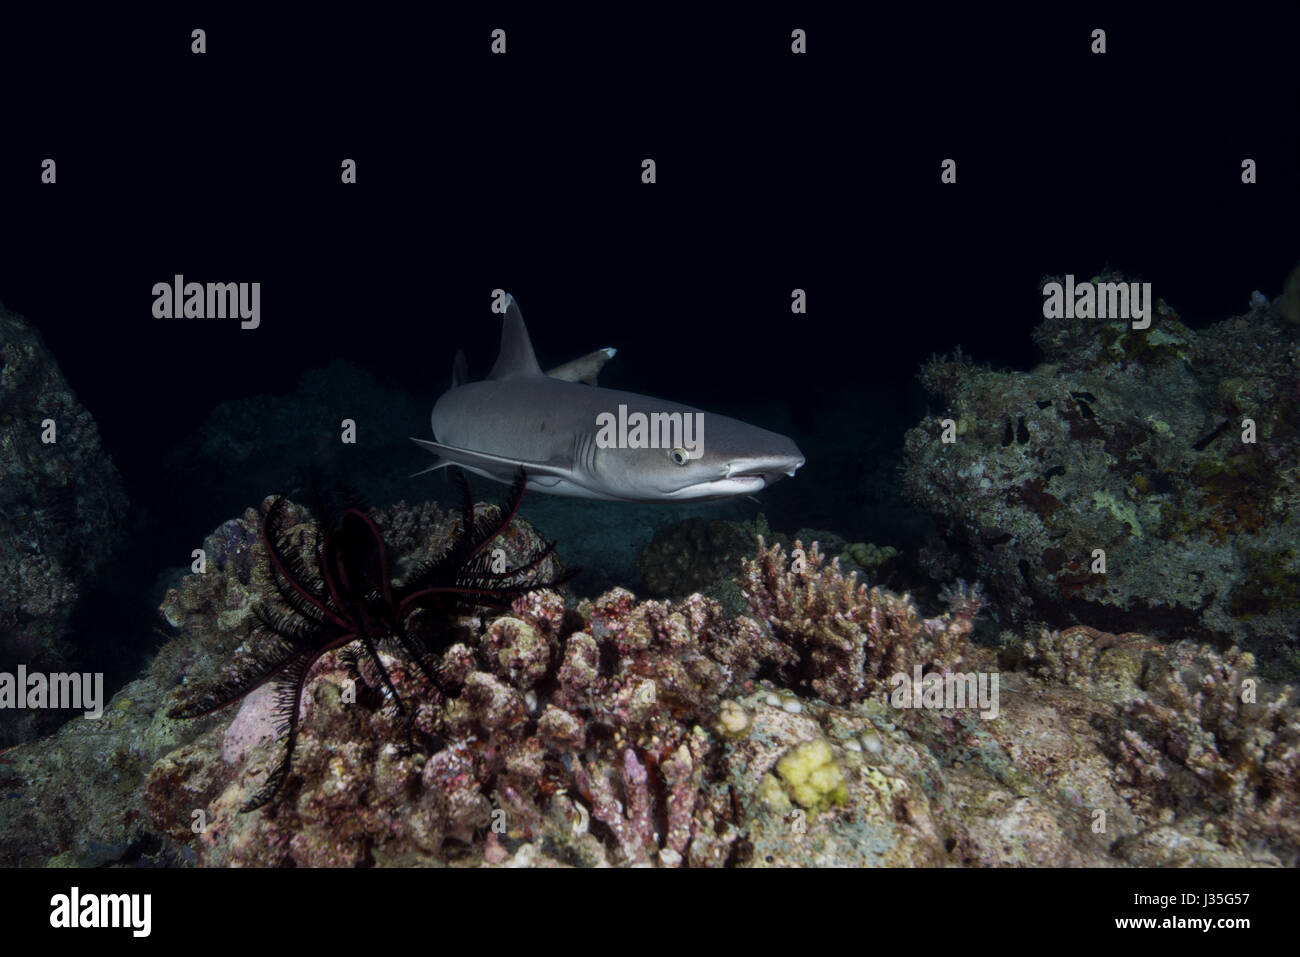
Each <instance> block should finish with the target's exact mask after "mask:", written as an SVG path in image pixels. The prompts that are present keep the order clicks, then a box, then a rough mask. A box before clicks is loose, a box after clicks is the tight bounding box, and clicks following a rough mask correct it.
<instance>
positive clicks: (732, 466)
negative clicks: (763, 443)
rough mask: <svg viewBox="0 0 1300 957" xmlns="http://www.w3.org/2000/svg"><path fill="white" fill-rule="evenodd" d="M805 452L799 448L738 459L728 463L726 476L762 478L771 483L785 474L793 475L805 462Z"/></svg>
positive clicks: (766, 482) (768, 483)
mask: <svg viewBox="0 0 1300 957" xmlns="http://www.w3.org/2000/svg"><path fill="white" fill-rule="evenodd" d="M804 461H805V459H804V456H803V453H802V452H800V451H799V450H798V449H795V450H794V451H793V452H789V453H782V454H778V455H763V456H757V457H747V458H743V459H736V460H734V461H731V462H728V463H727V473H726V476H725V477H726V478H748V477H755V478H762V479H763V480H764V484H766V485H771V484H772V483H773V482H775V481H776V480H777V479H779V478H780V477H781V476H783V475H790V476H793V475H794V473H795V472H797V471H799V469H800V468H801V467H802V466H803V464H804Z"/></svg>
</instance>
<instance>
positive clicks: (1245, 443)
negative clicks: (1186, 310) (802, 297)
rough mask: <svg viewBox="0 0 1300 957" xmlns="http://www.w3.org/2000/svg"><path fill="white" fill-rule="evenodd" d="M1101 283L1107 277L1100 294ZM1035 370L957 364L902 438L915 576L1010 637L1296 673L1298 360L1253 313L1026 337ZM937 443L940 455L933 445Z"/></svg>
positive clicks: (960, 359) (1164, 312)
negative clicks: (1218, 658)
mask: <svg viewBox="0 0 1300 957" xmlns="http://www.w3.org/2000/svg"><path fill="white" fill-rule="evenodd" d="M1111 278H1118V277H1111ZM1034 341H1035V342H1036V343H1037V344H1038V346H1039V347H1040V349H1041V350H1042V353H1043V358H1044V362H1043V364H1042V365H1040V366H1038V367H1036V368H1035V369H1033V370H1032V371H1030V372H1006V371H995V370H993V369H990V368H984V367H981V366H979V365H976V364H975V363H974V362H972V361H971V360H970V359H969V358H968V357H966V356H964V355H963V354H962V353H961V352H960V350H959V351H958V352H957V353H955V354H954V355H951V356H947V357H944V358H936V359H934V360H933V361H931V362H930V363H929V364H928V365H927V366H926V367H925V368H924V369H923V371H922V373H921V380H922V382H923V383H924V385H925V386H926V387H927V389H929V390H930V391H931V392H933V393H934V394H936V395H937V396H939V397H940V398H941V399H942V401H943V403H944V407H943V409H942V410H941V411H939V412H938V413H937V414H934V415H931V416H928V417H926V418H925V419H924V420H923V421H922V422H921V423H920V424H919V425H917V426H916V428H914V429H912V430H911V431H910V432H909V433H908V434H907V437H906V451H907V457H908V466H907V471H906V477H905V482H906V485H907V488H908V491H909V494H910V495H911V497H912V498H913V500H914V501H916V502H917V503H918V504H920V505H921V506H922V507H924V508H925V509H926V511H927V512H929V513H930V514H931V515H932V516H933V517H934V519H935V520H936V522H937V523H938V525H939V526H940V529H941V533H942V537H941V539H940V540H938V541H936V542H934V543H932V545H931V546H930V548H929V549H928V559H929V563H930V565H931V567H932V569H933V570H934V572H935V575H936V577H937V578H939V579H940V580H947V579H950V578H951V577H953V576H954V575H955V574H957V573H959V572H960V573H964V574H966V575H967V576H968V577H975V578H978V579H979V580H981V581H983V582H985V583H987V585H988V587H989V588H990V590H991V593H992V597H993V599H994V601H995V602H996V604H997V605H998V606H999V607H1000V608H1002V609H1005V610H1006V611H1007V612H1008V613H1009V614H1010V620H1011V622H1012V623H1014V624H1015V625H1017V626H1018V627H1023V626H1027V625H1028V624H1029V623H1030V622H1034V621H1039V622H1044V621H1045V622H1048V623H1050V624H1053V625H1056V626H1061V627H1065V626H1068V625H1069V624H1072V623H1086V624H1090V625H1093V626H1097V627H1104V628H1107V629H1109V630H1111V631H1116V632H1123V631H1143V632H1148V633H1150V634H1153V635H1158V636H1160V637H1162V638H1165V639H1168V640H1171V641H1172V640H1178V639H1184V638H1185V639H1194V640H1197V641H1206V640H1212V641H1215V642H1218V643H1219V645H1220V647H1226V646H1227V645H1229V644H1237V645H1240V646H1241V647H1242V648H1243V649H1247V650H1249V651H1251V652H1252V653H1254V654H1255V655H1256V656H1257V657H1258V658H1259V660H1260V664H1261V667H1262V668H1264V670H1265V671H1266V672H1268V673H1271V674H1276V675H1289V676H1294V675H1296V674H1300V646H1298V645H1297V635H1298V634H1300V551H1298V550H1297V548H1296V542H1297V541H1300V507H1298V506H1300V412H1298V411H1297V410H1300V344H1297V342H1296V339H1295V335H1294V332H1293V331H1291V330H1290V329H1288V328H1287V327H1285V326H1283V325H1282V324H1280V323H1278V322H1277V321H1276V319H1275V318H1274V317H1273V316H1272V314H1271V312H1270V310H1269V308H1268V307H1267V305H1258V306H1256V307H1255V308H1254V309H1253V310H1252V312H1250V313H1248V314H1245V315H1242V316H1236V317H1233V318H1230V319H1225V320H1223V321H1222V322H1219V323H1216V324H1214V325H1212V326H1210V327H1209V328H1206V329H1201V330H1193V329H1190V328H1188V327H1187V326H1185V325H1184V324H1183V323H1181V322H1180V321H1179V320H1178V317H1177V315H1176V314H1175V313H1174V311H1173V310H1172V309H1170V308H1169V307H1168V306H1167V305H1165V304H1164V303H1163V302H1162V303H1160V304H1159V308H1158V309H1157V310H1155V315H1154V316H1153V317H1152V320H1151V324H1150V327H1149V328H1146V329H1134V328H1132V327H1131V325H1130V324H1129V323H1127V322H1119V321H1107V320H1102V319H1065V318H1060V319H1045V320H1044V321H1043V322H1042V323H1041V324H1040V325H1039V326H1038V327H1037V329H1036V330H1035V332H1034ZM945 433H947V438H948V439H949V441H945Z"/></svg>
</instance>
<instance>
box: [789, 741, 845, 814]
mask: <svg viewBox="0 0 1300 957" xmlns="http://www.w3.org/2000/svg"><path fill="white" fill-rule="evenodd" d="M776 773H777V774H778V775H780V777H781V780H782V781H784V782H785V788H786V791H787V792H789V795H790V797H791V798H792V799H793V800H794V801H795V803H797V804H799V805H800V806H801V807H805V808H809V809H818V810H820V809H822V808H825V807H829V806H832V805H836V804H843V803H845V802H846V801H847V800H848V799H849V788H848V784H847V783H845V781H844V772H843V771H841V770H840V766H839V765H838V764H836V763H835V755H834V754H833V753H832V751H831V746H830V743H829V742H827V741H826V740H825V739H824V738H818V739H817V740H815V741H805V742H804V743H803V744H800V745H797V746H795V747H793V748H791V749H790V750H789V751H787V752H786V753H785V755H784V756H783V757H782V758H781V760H780V761H778V762H777V763H776Z"/></svg>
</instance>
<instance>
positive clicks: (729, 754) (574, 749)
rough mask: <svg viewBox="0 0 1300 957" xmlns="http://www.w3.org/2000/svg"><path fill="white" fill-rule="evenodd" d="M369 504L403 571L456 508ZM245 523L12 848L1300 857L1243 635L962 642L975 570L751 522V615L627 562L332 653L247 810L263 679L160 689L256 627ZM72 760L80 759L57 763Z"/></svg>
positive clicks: (1285, 773)
mask: <svg viewBox="0 0 1300 957" xmlns="http://www.w3.org/2000/svg"><path fill="white" fill-rule="evenodd" d="M375 520H376V525H377V526H378V527H379V528H380V529H381V530H382V532H383V535H384V539H385V541H387V542H389V543H390V544H391V545H392V547H393V552H394V555H395V556H397V557H398V562H399V565H400V566H401V567H403V568H406V567H412V566H411V563H412V562H415V563H416V564H418V563H419V562H420V560H421V559H420V556H421V555H423V554H425V553H427V552H429V551H431V550H436V549H437V548H438V547H439V542H440V541H445V540H446V537H447V535H448V534H449V533H450V525H451V523H452V522H454V519H453V518H451V517H450V516H447V515H444V514H443V513H441V512H440V511H438V510H437V509H436V508H434V507H433V506H423V507H420V508H407V507H404V506H401V507H396V508H394V509H389V510H383V511H380V512H378V513H377V514H376V516H375ZM260 524H261V516H260V515H259V513H258V512H256V511H253V510H250V511H249V512H248V513H246V514H245V516H244V517H243V518H241V519H239V520H236V521H233V522H227V523H225V524H224V525H223V526H221V528H219V529H218V530H217V531H216V532H214V534H213V535H212V536H210V537H209V539H208V541H207V542H206V543H205V544H206V547H207V548H208V550H209V553H210V554H211V555H212V556H213V560H212V561H211V562H210V564H209V566H208V569H207V573H206V574H203V575H190V576H188V577H186V578H185V579H184V581H183V582H182V584H181V587H180V588H179V589H177V590H173V591H172V592H170V593H169V594H168V597H167V600H166V602H165V603H164V608H163V612H164V615H165V617H166V619H167V620H168V621H170V622H172V623H173V624H174V625H175V636H174V637H172V638H171V640H169V641H168V642H167V643H166V644H165V645H164V646H163V648H162V650H161V651H160V653H159V656H158V658H157V659H156V660H155V662H154V664H153V666H152V667H151V669H150V672H149V674H148V675H147V676H146V677H145V678H143V679H141V681H139V682H137V683H136V684H134V685H132V686H129V687H128V688H127V689H124V691H123V692H121V693H119V695H118V696H116V697H115V698H114V699H113V701H112V702H111V703H110V705H109V707H108V709H107V715H106V719H107V720H110V724H109V725H107V726H106V727H105V728H104V730H103V731H102V732H101V731H98V730H95V731H94V732H93V733H92V731H91V729H93V726H94V722H88V721H83V720H77V721H74V722H72V723H70V724H69V725H68V726H67V727H66V728H65V729H64V731H63V732H61V733H60V734H59V735H57V736H55V737H53V738H51V739H48V740H47V741H43V742H38V743H36V744H33V745H26V746H23V747H20V748H18V749H16V750H15V751H12V752H10V753H8V754H6V755H5V758H6V760H8V761H12V762H13V763H12V764H4V765H0V792H2V793H4V794H6V795H7V796H6V797H5V800H6V801H7V802H8V804H7V807H6V813H5V814H2V815H0V836H3V837H4V838H5V840H4V842H3V843H2V844H0V846H2V847H3V848H4V851H3V854H4V857H3V859H4V861H5V862H6V863H37V862H48V863H87V862H90V863H108V862H115V861H124V862H136V863H158V862H172V863H187V862H193V863H195V864H199V865H205V866H220V865H250V864H251V865H284V864H299V865H317V866H337V865H353V866H355V865H385V866H409V865H421V864H439V865H456V866H599V865H607V864H616V865H658V866H677V865H689V866H723V865H731V866H758V867H763V866H772V867H782V866H821V865H828V864H838V865H859V866H875V865H897V866H921V865H923V866H951V865H958V866H1003V865H1032V866H1126V865H1133V866H1193V865H1200V866H1243V865H1265V866H1269V865H1272V866H1277V865H1292V864H1294V863H1296V862H1297V860H1300V805H1298V802H1297V797H1296V792H1297V763H1298V762H1297V757H1296V755H1297V751H1296V743H1297V740H1298V738H1297V729H1298V727H1300V725H1298V724H1297V721H1298V719H1297V709H1296V707H1295V705H1294V703H1293V701H1292V699H1291V696H1290V693H1289V691H1285V690H1283V689H1275V688H1273V687H1272V686H1271V685H1268V684H1267V682H1264V681H1262V680H1257V679H1255V676H1254V675H1253V674H1252V673H1251V670H1250V669H1251V661H1250V657H1249V656H1248V655H1246V654H1243V653H1237V652H1229V653H1222V654H1221V653H1216V652H1213V651H1210V650H1209V649H1206V648H1203V647H1201V646H1197V645H1192V644H1189V643H1179V644H1175V645H1172V646H1171V645H1166V644H1162V643H1160V642H1158V641H1156V640H1154V639H1152V638H1151V637H1150V636H1148V635H1144V634H1137V633H1129V634H1121V635H1115V634H1111V633H1108V632H1104V631H1101V630H1098V629H1095V628H1092V627H1089V626H1075V627H1072V628H1068V629H1065V630H1063V631H1059V632H1050V631H1040V632H1035V633H1034V636H1033V637H1032V638H1025V639H1021V640H1015V639H1014V636H1013V635H1004V640H1003V642H1002V646H1001V647H1000V649H994V648H992V647H987V646H982V645H978V644H974V643H972V642H971V641H970V640H969V635H970V630H971V627H972V622H973V619H974V618H975V616H976V615H977V614H979V613H980V612H981V606H982V604H983V597H982V594H981V591H980V590H979V589H978V588H976V587H974V586H965V585H961V584H958V585H954V586H952V587H950V588H947V589H945V590H944V592H943V598H944V601H945V603H946V604H947V606H948V610H947V611H946V612H945V613H944V614H942V615H940V616H937V617H934V618H925V617H923V616H922V615H921V614H920V612H919V611H918V610H917V608H916V607H915V606H914V605H913V603H912V602H911V600H910V599H909V598H907V597H906V596H902V595H896V594H893V593H890V592H887V591H885V590H884V589H880V588H874V589H872V588H866V587H864V586H862V585H860V584H858V583H857V581H856V578H855V576H853V575H852V574H850V575H845V574H843V573H842V572H841V571H840V569H839V567H838V564H837V562H835V561H828V560H827V559H826V558H825V557H824V556H823V554H822V552H821V549H820V547H819V546H816V545H810V546H808V548H807V549H806V550H805V549H804V548H803V547H802V546H801V545H799V544H798V543H796V544H795V545H794V547H793V549H792V550H791V551H789V552H787V551H786V550H785V549H783V548H782V547H780V546H779V545H774V546H769V545H767V544H766V542H764V544H763V547H762V550H761V551H760V553H759V554H758V556H757V557H756V558H754V559H751V560H746V561H744V562H743V563H742V566H741V569H740V572H741V575H740V583H741V587H742V588H743V590H744V591H745V592H746V593H747V594H748V595H749V600H750V601H751V603H752V606H753V607H752V611H753V613H752V614H751V615H750V616H737V617H728V616H727V615H725V614H723V612H722V610H721V608H720V607H719V606H718V604H717V603H716V602H713V601H711V600H709V599H707V598H705V597H703V596H699V595H694V596H690V597H688V598H686V599H684V600H682V601H679V602H656V601H644V602H642V601H637V600H636V598H635V597H634V596H633V595H632V594H631V593H629V592H627V591H626V590H623V589H614V590H611V591H608V592H606V593H605V594H603V595H601V596H600V597H598V598H596V599H595V600H582V601H578V602H575V601H573V600H570V601H569V602H568V603H567V604H566V602H565V600H564V599H563V598H562V597H561V595H559V594H558V593H556V592H554V591H551V590H539V591H533V592H531V593H528V594H525V595H522V596H519V597H517V598H516V599H515V600H514V601H513V603H512V605H511V607H510V608H509V609H508V610H507V611H505V612H495V613H493V614H491V615H488V616H485V617H478V616H462V617H461V618H460V619H458V620H457V621H456V623H455V625H454V636H455V639H456V640H455V641H454V642H453V643H452V644H451V645H450V646H448V647H447V648H446V649H445V650H444V651H443V653H442V654H441V656H440V658H439V660H438V661H437V662H436V670H437V673H438V674H439V676H440V683H441V684H442V686H443V687H442V688H437V689H435V688H431V687H430V685H429V682H428V680H427V678H426V677H425V676H424V675H423V674H422V673H421V671H420V670H419V669H418V668H417V667H415V666H413V665H412V663H411V662H409V661H408V660H406V658H405V657H404V656H403V655H401V654H400V653H398V652H397V651H396V650H394V651H393V652H392V653H390V652H389V651H386V650H383V649H381V650H380V656H379V657H380V662H379V665H378V666H375V665H374V663H372V662H370V661H369V659H368V658H366V657H359V656H356V655H349V653H348V649H347V648H346V647H344V648H339V649H336V650H333V651H330V652H328V653H327V654H325V655H323V656H322V657H321V658H320V660H319V661H318V662H317V664H316V666H315V667H314V668H313V670H312V672H311V675H310V679H309V681H308V684H307V688H306V693H305V694H304V696H303V699H302V701H301V703H300V706H299V715H298V716H299V720H300V724H301V732H300V738H299V742H298V749H297V752H296V754H295V759H294V762H293V765H292V768H291V770H290V771H289V773H288V774H287V776H286V781H285V786H284V790H283V792H282V794H281V796H280V797H279V798H277V800H276V801H274V802H272V803H270V804H268V805H266V806H265V807H262V808H261V809H259V810H255V811H251V812H248V813H241V810H240V808H241V807H242V806H243V805H244V804H245V803H246V802H247V800H248V797H249V795H251V794H253V793H255V792H256V790H257V789H258V788H259V787H260V786H261V783H262V782H263V781H264V780H265V777H266V775H267V774H268V772H269V770H270V769H271V768H272V767H274V765H275V763H276V761H277V760H278V752H279V745H278V743H277V742H276V740H275V737H276V736H275V733H274V723H275V700H274V696H273V695H270V696H267V695H258V694H252V695H249V696H248V697H246V698H245V699H244V700H243V701H242V702H241V704H240V706H239V708H238V713H237V714H232V712H233V711H235V709H234V708H231V709H227V710H225V711H222V712H218V713H215V714H213V715H210V716H208V717H206V718H202V719H199V720H196V721H192V722H176V721H172V720H170V719H167V718H166V717H165V715H166V712H167V709H168V707H169V705H170V704H171V703H172V702H175V701H176V700H178V699H179V698H180V697H181V696H182V695H183V694H184V693H185V691H184V688H183V686H182V685H181V683H180V676H181V675H182V674H185V675H187V676H189V677H187V681H191V682H192V681H203V680H208V677H209V676H211V675H214V674H216V673H218V672H219V670H220V668H221V667H222V665H223V663H224V662H225V661H226V660H227V659H228V657H229V655H230V653H231V652H232V651H233V650H234V649H235V648H236V647H237V646H238V645H239V644H240V643H241V642H242V641H243V640H244V639H246V638H247V637H248V635H249V633H250V632H251V629H252V627H253V624H254V622H255V619H254V618H253V617H252V614H251V611H250V608H251V607H252V606H254V605H255V603H256V601H257V600H258V598H259V597H260V594H261V592H262V590H263V589H265V588H267V587H270V586H269V583H268V582H266V581H264V580H263V579H262V577H261V574H260V573H259V571H258V569H259V568H260V567H262V565H263V562H262V558H261V556H260V555H259V554H258V552H259V550H261V549H262V548H263V547H264V546H263V544H262V543H261V541H260V539H259V536H258V535H257V531H258V529H259V528H260ZM507 539H508V540H509V547H510V548H511V549H512V550H513V551H512V556H511V560H512V561H518V560H519V559H520V558H521V557H522V556H524V555H527V554H529V553H530V552H531V551H532V550H533V549H534V548H535V547H536V545H537V543H538V542H539V541H540V539H539V538H538V536H537V535H536V532H535V531H534V530H533V529H531V528H530V527H529V526H528V525H527V523H525V522H522V521H520V520H516V522H514V523H512V525H511V527H510V531H509V534H508V536H507V537H506V538H503V539H501V541H503V542H505V541H507ZM895 667H897V668H900V669H918V670H920V671H922V672H924V673H925V674H926V675H927V676H933V675H937V674H941V673H942V674H943V675H945V676H953V675H960V673H959V672H956V671H955V669H956V668H958V667H960V668H963V669H970V670H971V671H979V672H981V673H992V674H994V675H998V676H1000V681H1001V696H1000V697H1001V700H1000V707H999V708H997V709H996V713H993V712H983V711H980V710H977V709H975V708H973V707H962V706H960V705H957V706H953V705H951V704H950V703H945V702H939V703H937V704H935V705H934V706H927V707H907V706H904V705H899V704H898V703H897V702H895V701H894V700H893V697H892V695H890V694H889V693H887V691H888V688H889V687H890V685H891V684H893V682H892V681H891V680H889V679H890V677H891V676H890V675H889V670H890V669H891V668H895ZM381 670H382V672H384V673H387V675H388V676H389V682H391V688H390V687H388V685H387V684H386V682H385V681H384V678H383V676H382V673H381ZM892 677H894V678H896V677H897V676H896V675H895V676H892ZM1252 682H1255V683H1254V684H1252ZM1243 692H1251V693H1254V694H1255V696H1256V697H1257V698H1258V702H1259V703H1258V704H1255V703H1253V700H1248V699H1250V698H1251V694H1250V693H1248V694H1246V696H1245V698H1243V697H1241V695H1242V693H1243ZM395 697H396V698H400V699H401V700H402V701H404V702H408V703H409V704H410V705H411V707H410V708H409V709H408V712H409V713H408V714H407V715H403V714H402V713H400V712H399V711H398V709H397V708H396V707H395ZM151 715H152V717H151ZM109 716H111V718H110V717H109ZM86 778H89V779H91V780H94V781H95V782H97V783H96V786H95V787H94V788H90V789H85V788H79V787H77V786H76V782H78V781H81V780H83V779H86ZM110 784H111V786H110ZM65 793H66V794H67V795H68V796H67V798H66V799H62V798H61V799H60V800H53V799H52V798H53V796H54V795H56V794H57V795H60V796H62V795H64V794H65ZM64 804H66V805H68V807H67V811H66V814H65V811H64V810H63V809H62V806H63V805H64ZM78 815H89V821H90V824H89V825H86V824H85V823H84V821H82V820H81V819H79V818H78Z"/></svg>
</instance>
